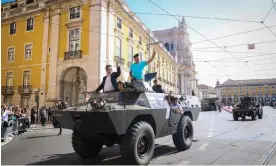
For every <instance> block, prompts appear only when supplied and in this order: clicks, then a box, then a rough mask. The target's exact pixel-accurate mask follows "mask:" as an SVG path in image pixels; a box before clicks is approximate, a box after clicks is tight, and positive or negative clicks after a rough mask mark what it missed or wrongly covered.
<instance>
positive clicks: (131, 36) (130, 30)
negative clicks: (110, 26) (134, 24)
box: [129, 28, 133, 38]
mask: <svg viewBox="0 0 276 166" xmlns="http://www.w3.org/2000/svg"><path fill="white" fill-rule="evenodd" d="M129 37H130V38H133V29H131V28H129Z"/></svg>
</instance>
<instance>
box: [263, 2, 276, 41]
mask: <svg viewBox="0 0 276 166" xmlns="http://www.w3.org/2000/svg"><path fill="white" fill-rule="evenodd" d="M274 7H275V4H274V2H273V0H272V7H271V8H270V10H269V11H268V13H267V14H266V16H265V17H264V19H263V21H262V22H261V23H262V24H263V25H264V26H265V27H266V28H267V29H268V30H269V31H270V32H271V33H272V34H273V35H274V36H275V37H276V34H275V33H274V32H273V31H272V30H271V29H270V28H269V27H268V26H267V25H266V24H265V23H264V22H265V19H266V18H267V17H268V15H269V14H270V12H271V11H272V9H273V8H274Z"/></svg>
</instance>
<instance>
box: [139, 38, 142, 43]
mask: <svg viewBox="0 0 276 166" xmlns="http://www.w3.org/2000/svg"><path fill="white" fill-rule="evenodd" d="M139 44H140V45H142V37H141V36H139Z"/></svg>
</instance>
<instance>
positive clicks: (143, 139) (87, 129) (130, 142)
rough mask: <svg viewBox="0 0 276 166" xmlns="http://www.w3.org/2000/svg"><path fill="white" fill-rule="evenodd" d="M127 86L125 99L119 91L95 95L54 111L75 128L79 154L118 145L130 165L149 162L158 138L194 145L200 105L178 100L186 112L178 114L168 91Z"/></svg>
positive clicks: (65, 125)
mask: <svg viewBox="0 0 276 166" xmlns="http://www.w3.org/2000/svg"><path fill="white" fill-rule="evenodd" d="M127 87H128V85H127ZM127 87H126V89H125V93H123V94H124V95H125V96H124V101H123V102H121V101H119V99H120V97H119V96H120V95H121V94H120V93H119V92H110V93H107V94H105V95H103V94H93V98H91V99H90V100H89V101H88V102H87V103H86V104H84V105H82V106H78V107H72V108H68V109H65V110H60V111H53V112H52V114H53V116H54V117H55V119H56V120H57V121H58V122H59V123H60V124H61V126H62V127H63V128H67V129H71V130H73V134H72V146H73V148H74V150H75V152H76V153H77V154H78V155H80V156H81V157H84V158H87V157H95V156H96V155H98V153H99V152H100V151H101V149H102V147H103V145H105V146H107V147H111V146H113V145H114V144H118V145H120V152H121V155H122V157H124V158H125V160H126V161H129V164H148V163H149V162H150V160H151V158H152V156H153V152H154V148H155V146H154V145H155V139H156V138H160V137H164V136H167V135H172V139H173V142H174V144H175V146H176V148H177V149H178V150H180V151H183V150H186V149H189V148H190V147H191V145H192V142H193V125H192V120H197V118H198V114H199V112H200V107H197V108H193V107H189V106H187V105H183V104H181V103H180V102H179V104H181V105H182V106H183V108H184V114H179V113H177V112H175V111H174V110H172V109H171V108H170V105H169V102H168V101H167V99H166V96H167V95H166V94H162V93H155V92H153V91H151V89H150V87H149V88H147V89H148V90H146V91H145V90H144V91H143V90H142V92H141V89H138V90H137V88H133V87H131V88H130V89H127ZM136 87H141V86H139V85H138V86H137V85H136ZM98 99H99V100H98ZM96 100H97V101H96ZM118 103H120V104H118ZM95 108H97V109H95Z"/></svg>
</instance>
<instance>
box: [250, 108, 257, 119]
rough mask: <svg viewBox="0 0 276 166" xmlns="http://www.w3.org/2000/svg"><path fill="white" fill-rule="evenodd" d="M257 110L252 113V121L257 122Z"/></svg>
mask: <svg viewBox="0 0 276 166" xmlns="http://www.w3.org/2000/svg"><path fill="white" fill-rule="evenodd" d="M256 116H257V115H256V110H253V111H252V112H251V119H252V120H256Z"/></svg>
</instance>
